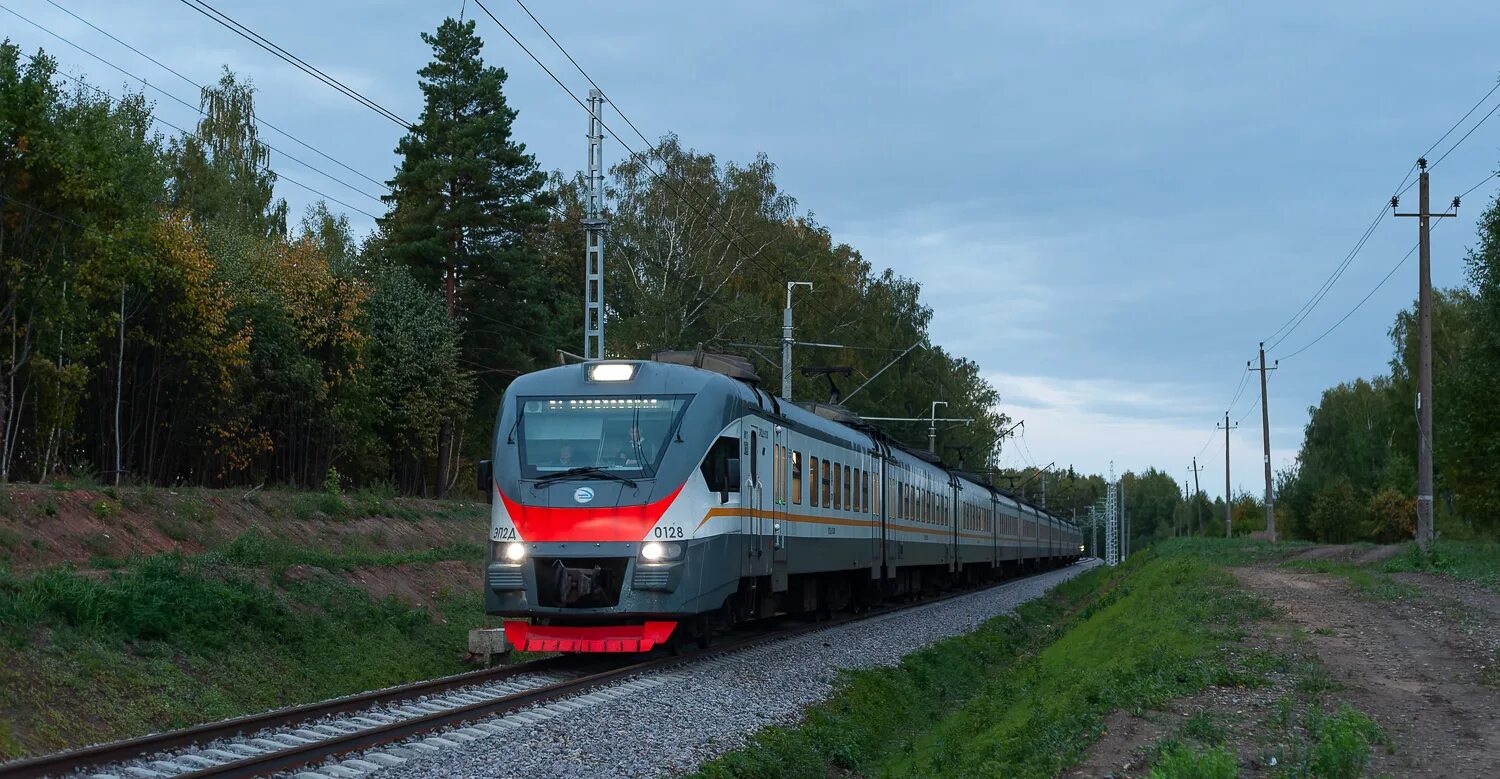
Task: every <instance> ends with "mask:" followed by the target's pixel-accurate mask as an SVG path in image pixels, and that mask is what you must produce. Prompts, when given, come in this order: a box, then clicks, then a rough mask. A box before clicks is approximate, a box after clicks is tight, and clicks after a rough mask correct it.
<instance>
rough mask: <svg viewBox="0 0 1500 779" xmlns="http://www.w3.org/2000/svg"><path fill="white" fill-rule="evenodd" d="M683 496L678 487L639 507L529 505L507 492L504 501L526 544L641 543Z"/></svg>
mask: <svg viewBox="0 0 1500 779" xmlns="http://www.w3.org/2000/svg"><path fill="white" fill-rule="evenodd" d="M684 486H686V485H684ZM497 492H498V490H497ZM681 493H682V487H678V488H677V490H676V492H673V493H672V494H671V495H668V496H667V497H665V498H662V499H661V500H659V501H657V502H655V503H646V504H642V505H636V506H576V507H575V506H566V507H552V506H526V505H523V504H520V503H517V502H515V501H513V500H511V499H510V498H508V497H506V495H505V493H503V492H501V493H500V500H501V501H503V502H504V503H505V511H506V513H508V514H509V515H510V521H511V522H512V523H514V524H515V526H516V533H517V534H518V535H520V537H521V540H522V541H526V542H551V541H594V542H606V541H640V540H641V539H643V538H645V537H646V534H647V533H649V532H651V528H652V526H654V525H655V524H656V523H657V522H659V521H661V516H662V515H663V514H665V513H667V507H668V506H671V505H672V501H674V500H676V499H677V496H678V495H679V494H681Z"/></svg>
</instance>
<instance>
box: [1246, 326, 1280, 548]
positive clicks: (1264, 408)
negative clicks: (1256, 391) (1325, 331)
mask: <svg viewBox="0 0 1500 779" xmlns="http://www.w3.org/2000/svg"><path fill="white" fill-rule="evenodd" d="M1280 365H1281V361H1280V360H1277V361H1276V362H1274V363H1272V364H1271V367H1269V368H1267V367H1266V344H1265V342H1264V341H1262V342H1261V344H1260V367H1259V368H1254V367H1252V368H1250V370H1252V371H1260V437H1261V443H1262V444H1263V445H1264V447H1265V451H1264V452H1263V453H1262V455H1261V457H1262V459H1263V460H1264V461H1265V465H1266V540H1268V541H1271V542H1275V541H1276V515H1275V511H1274V506H1273V504H1274V503H1275V502H1276V498H1275V495H1274V494H1273V493H1272V491H1271V490H1272V482H1271V410H1270V407H1269V406H1268V405H1267V403H1266V371H1274V370H1276V368H1277V367H1278V366H1280Z"/></svg>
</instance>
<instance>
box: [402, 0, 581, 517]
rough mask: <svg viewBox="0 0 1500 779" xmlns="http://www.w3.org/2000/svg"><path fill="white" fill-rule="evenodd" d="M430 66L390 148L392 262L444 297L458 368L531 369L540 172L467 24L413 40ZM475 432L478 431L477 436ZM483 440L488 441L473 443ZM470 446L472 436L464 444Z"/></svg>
mask: <svg viewBox="0 0 1500 779" xmlns="http://www.w3.org/2000/svg"><path fill="white" fill-rule="evenodd" d="M422 40H424V41H426V42H427V44H428V45H430V46H432V50H433V59H432V61H431V62H430V63H428V64H427V65H426V66H425V67H423V68H422V69H421V70H420V71H418V75H419V76H420V77H421V81H420V86H421V89H422V94H423V96H424V97H425V100H426V105H425V107H424V108H423V110H422V116H421V120H420V121H419V123H418V124H417V125H416V126H415V127H413V128H412V129H411V132H410V133H408V134H407V135H406V136H405V137H404V138H402V139H401V142H400V143H399V144H398V145H397V147H396V151H397V153H399V154H400V155H401V167H400V169H399V170H398V171H397V173H396V176H395V178H394V179H392V180H391V182H390V184H391V189H392V192H391V194H390V195H389V196H388V197H387V201H388V202H390V203H392V204H393V205H394V210H393V212H392V214H391V216H390V217H389V218H388V219H387V220H386V224H385V225H384V226H385V227H386V228H387V229H388V231H389V236H390V239H389V241H388V243H387V251H388V253H389V256H390V257H391V258H392V259H394V260H396V261H398V262H400V263H402V264H404V265H406V266H407V267H408V268H409V269H410V270H411V272H412V275H413V276H414V277H415V278H416V279H418V280H419V281H420V282H422V283H423V284H426V285H429V286H431V287H433V288H437V289H441V290H442V293H443V296H444V300H445V302H446V306H447V312H448V316H449V317H450V318H451V319H453V320H455V321H456V322H457V323H458V326H459V328H460V330H461V332H462V333H463V347H464V348H463V359H464V360H465V361H466V362H467V363H468V364H469V365H471V366H474V367H476V368H478V369H479V370H481V371H491V372H493V371H503V372H506V373H514V372H518V371H522V370H526V369H529V368H531V367H533V364H534V359H535V356H536V354H537V352H538V351H539V350H541V349H546V348H548V347H550V346H551V344H547V343H537V342H536V340H537V339H535V338H533V337H531V336H529V335H528V334H527V331H532V330H538V329H540V328H539V327H538V320H540V319H542V318H543V317H544V316H545V315H546V313H548V312H549V311H551V306H550V305H548V302H547V301H548V300H550V298H551V296H553V295H555V294H556V292H555V291H553V288H552V286H551V285H548V284H546V283H545V282H544V275H543V274H542V271H541V265H540V255H539V252H538V251H537V249H536V245H537V240H538V237H539V236H540V235H541V234H542V233H543V232H544V231H545V229H546V226H547V221H548V215H547V206H548V205H550V204H551V196H550V195H548V194H545V193H543V192H542V187H543V185H544V184H545V183H546V175H545V174H544V173H542V172H541V171H540V170H539V169H538V168H537V164H536V159H535V158H534V157H533V156H532V155H530V154H528V153H527V152H526V146H525V145H524V144H522V143H518V142H517V141H515V140H514V139H513V138H512V125H513V123H514V122H515V118H516V112H515V110H514V109H512V108H510V107H509V106H508V105H507V104H506V101H505V95H504V92H503V91H502V88H503V87H504V85H505V78H506V76H505V71H504V70H503V69H501V68H498V67H489V66H486V65H485V64H484V61H483V60H482V59H481V58H480V49H481V48H482V47H483V43H482V42H481V41H480V40H479V38H478V36H476V35H475V34H474V22H473V21H468V22H459V21H455V20H453V19H451V18H450V19H446V20H444V21H443V23H442V24H441V25H439V26H438V29H437V33H436V34H427V33H423V34H422ZM481 387H483V388H484V389H483V394H482V395H481V397H480V398H479V403H478V404H477V405H476V408H475V413H474V418H475V419H477V420H480V423H479V424H480V426H481V427H483V428H487V426H488V424H489V420H491V419H492V418H493V416H494V414H493V412H494V409H495V406H496V403H498V399H499V391H500V388H499V387H497V386H495V385H494V384H493V383H491V382H482V383H481ZM481 432H483V431H481ZM479 438H480V440H483V439H484V438H485V436H483V435H481V436H479ZM439 439H440V440H439V442H438V446H439V450H440V451H439V457H438V463H439V464H438V471H439V473H438V492H439V494H442V493H443V491H444V490H445V489H446V486H447V483H448V481H449V467H448V460H449V456H450V442H451V440H452V436H451V433H450V431H448V430H446V429H445V431H444V434H443V435H440V436H439ZM471 440H472V439H471Z"/></svg>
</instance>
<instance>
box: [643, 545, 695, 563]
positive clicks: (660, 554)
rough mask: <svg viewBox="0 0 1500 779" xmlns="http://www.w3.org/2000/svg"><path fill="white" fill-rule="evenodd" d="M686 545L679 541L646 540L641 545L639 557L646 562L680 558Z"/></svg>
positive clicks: (668, 560) (685, 549)
mask: <svg viewBox="0 0 1500 779" xmlns="http://www.w3.org/2000/svg"><path fill="white" fill-rule="evenodd" d="M686 552H687V545H686V544H684V543H682V542H681V541H647V542H646V543H645V544H643V545H641V559H642V560H645V561H646V562H648V563H665V562H670V561H672V560H681V559H682V556H683V555H684V554H685V553H686Z"/></svg>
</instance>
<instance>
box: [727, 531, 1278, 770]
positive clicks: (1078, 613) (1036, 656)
mask: <svg viewBox="0 0 1500 779" xmlns="http://www.w3.org/2000/svg"><path fill="white" fill-rule="evenodd" d="M1202 547H1203V542H1200V541H1174V542H1167V543H1164V544H1162V545H1160V546H1159V547H1158V548H1157V549H1156V550H1152V551H1148V552H1144V553H1141V554H1139V555H1137V556H1135V557H1134V558H1132V560H1131V561H1130V562H1128V563H1127V564H1126V565H1124V566H1121V567H1120V568H1117V569H1096V570H1094V571H1091V572H1089V573H1087V574H1084V575H1082V576H1079V577H1077V578H1075V579H1073V580H1071V581H1069V582H1067V583H1065V584H1063V585H1061V586H1059V587H1058V588H1057V589H1056V590H1054V591H1053V592H1052V593H1050V594H1049V595H1048V596H1047V597H1045V598H1042V599H1039V600H1037V601H1033V602H1031V603H1028V604H1026V605H1025V606H1023V607H1022V608H1021V609H1020V610H1019V611H1018V613H1017V615H1016V616H1014V617H1002V618H999V619H996V620H992V621H991V622H989V623H987V624H985V625H984V626H982V627H981V628H980V629H979V630H978V631H976V632H974V633H971V634H968V635H964V636H958V637H955V638H951V639H947V640H945V641H941V642H939V643H937V644H934V645H932V646H930V647H928V648H926V649H923V650H921V651H919V652H916V653H914V654H912V655H909V656H908V657H906V658H905V659H904V660H903V661H902V663H901V664H900V665H899V666H897V667H896V668H890V669H874V670H862V671H856V672H852V673H850V674H848V675H847V676H846V677H845V679H844V680H843V682H842V684H841V685H840V688H839V691H838V693H837V694H836V695H835V696H834V697H833V699H832V700H830V701H829V702H827V703H825V704H822V705H820V706H816V707H813V708H812V709H811V710H810V711H809V712H808V713H807V717H806V720H805V722H804V723H803V724H802V725H801V726H799V727H794V728H771V729H768V730H766V731H763V732H761V733H759V734H757V735H756V736H755V737H754V739H753V741H752V746H751V747H750V748H747V749H742V750H739V751H737V752H733V753H730V754H728V755H726V756H724V757H722V758H720V759H719V760H716V761H714V762H713V763H710V764H708V765H707V766H705V767H704V768H703V769H702V772H701V773H702V775H703V776H707V777H748V776H806V777H824V776H828V775H833V774H836V773H838V772H840V771H852V772H855V773H859V774H865V775H878V776H1015V777H1051V776H1055V775H1057V773H1058V772H1059V771H1060V770H1061V769H1063V768H1065V767H1067V766H1069V765H1072V764H1073V763H1074V762H1076V761H1077V760H1078V758H1080V757H1081V756H1082V754H1083V752H1084V750H1086V749H1087V748H1088V746H1089V745H1090V744H1091V743H1092V742H1093V741H1094V740H1095V739H1097V738H1098V737H1099V735H1100V733H1101V732H1102V729H1103V723H1104V718H1105V716H1106V715H1108V714H1109V713H1110V712H1112V711H1115V710H1117V709H1122V708H1125V709H1143V708H1153V707H1157V706H1160V705H1161V704H1163V703H1165V702H1166V701H1168V700H1171V699H1172V698H1176V697H1179V696H1183V695H1188V694H1191V693H1193V692H1197V691H1199V690H1202V689H1204V688H1205V687H1207V686H1209V685H1226V686H1243V685H1253V684H1257V683H1259V682H1260V679H1259V678H1258V677H1257V676H1256V674H1254V673H1253V672H1249V671H1246V670H1245V669H1244V668H1241V667H1238V666H1236V664H1235V663H1233V662H1231V659H1230V657H1229V656H1228V654H1227V653H1226V652H1224V651H1221V645H1222V644H1223V643H1225V642H1227V641H1231V640H1234V639H1235V638H1236V637H1238V636H1240V635H1242V633H1243V625H1244V624H1245V623H1247V622H1248V621H1250V620H1254V619H1259V618H1263V617H1266V616H1268V615H1269V614H1270V612H1269V610H1268V609H1267V607H1266V606H1264V605H1263V604H1261V603H1260V602H1259V601H1256V600H1255V599H1253V598H1251V597H1249V596H1247V595H1244V594H1241V593H1240V592H1238V590H1237V588H1236V587H1235V586H1234V582H1233V579H1232V578H1231V577H1230V575H1229V574H1228V573H1226V572H1225V571H1224V570H1223V569H1222V567H1221V566H1220V565H1219V564H1216V563H1215V562H1212V561H1211V560H1209V559H1204V556H1200V555H1199V553H1198V552H1199V550H1200V549H1201V548H1202ZM1224 547H1225V548H1224V549H1221V550H1214V554H1213V555H1212V556H1213V557H1233V558H1242V557H1249V558H1255V557H1257V556H1260V555H1262V554H1263V552H1262V551H1261V550H1260V549H1258V548H1257V544H1256V543H1255V542H1244V543H1233V542H1231V544H1224ZM1211 725H1212V723H1207V724H1205V725H1203V727H1209V726H1211ZM1180 759H1183V760H1186V759H1187V758H1186V757H1184V758H1180ZM1205 759H1206V760H1208V761H1209V762H1210V763H1212V762H1213V760H1215V759H1217V758H1213V757H1211V756H1205ZM1205 775H1210V776H1212V775H1215V774H1205Z"/></svg>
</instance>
